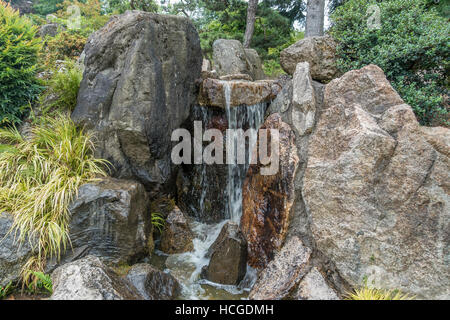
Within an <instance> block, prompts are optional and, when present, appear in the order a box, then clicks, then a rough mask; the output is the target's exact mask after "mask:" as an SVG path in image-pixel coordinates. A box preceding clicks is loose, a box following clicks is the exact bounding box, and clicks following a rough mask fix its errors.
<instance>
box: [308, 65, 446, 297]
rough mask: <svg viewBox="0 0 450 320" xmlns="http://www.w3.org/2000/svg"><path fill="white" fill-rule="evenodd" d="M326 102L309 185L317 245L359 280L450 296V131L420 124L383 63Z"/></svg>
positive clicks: (359, 73) (347, 78) (339, 83)
mask: <svg viewBox="0 0 450 320" xmlns="http://www.w3.org/2000/svg"><path fill="white" fill-rule="evenodd" d="M324 106H325V109H324V110H323V112H322V114H321V116H320V119H319V120H318V122H317V124H316V128H315V131H314V132H313V133H312V135H311V138H310V141H309V149H308V162H307V167H306V170H305V174H304V178H303V187H302V196H303V200H304V203H305V206H306V208H307V212H308V220H309V221H310V230H311V234H312V236H313V238H314V243H315V245H316V248H317V250H319V251H320V252H322V253H323V254H324V255H325V256H326V257H328V258H329V259H330V260H331V261H332V262H333V263H334V264H335V266H336V269H337V271H338V272H339V274H340V275H341V276H342V278H343V279H344V280H345V281H347V282H348V283H349V284H350V285H352V286H354V287H357V286H359V285H361V284H362V283H363V281H364V280H365V279H366V280H367V283H370V284H372V285H373V286H375V287H377V288H384V289H398V290H400V291H402V292H405V293H410V294H412V295H416V296H417V297H418V298H425V299H449V297H450V289H449V288H450V270H449V268H448V253H449V249H450V225H449V221H450V209H449V204H450V196H449V190H450V184H449V181H450V170H449V168H450V159H449V154H448V150H449V147H448V141H449V129H445V128H434V129H423V128H422V127H420V125H419V124H418V122H417V120H416V119H415V116H414V113H413V111H412V109H411V107H410V106H408V105H406V104H404V103H403V101H402V100H401V98H400V97H399V95H398V94H397V93H396V92H395V90H394V89H393V88H392V87H391V85H390V84H389V82H388V81H387V79H386V77H385V76H384V73H383V71H382V70H381V69H380V68H378V67H376V66H373V65H370V66H367V67H364V68H362V69H360V70H354V71H350V72H348V73H346V74H345V75H343V76H342V77H341V78H339V79H335V80H333V81H331V82H330V83H329V84H328V85H327V86H326V88H325V96H324ZM437 132H439V134H437Z"/></svg>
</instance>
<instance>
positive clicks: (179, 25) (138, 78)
mask: <svg viewBox="0 0 450 320" xmlns="http://www.w3.org/2000/svg"><path fill="white" fill-rule="evenodd" d="M85 53H86V57H85V67H86V69H85V72H84V76H83V80H82V82H81V86H80V91H79V94H78V100H77V106H76V108H75V110H74V112H73V114H72V119H73V120H74V121H75V123H76V124H77V125H81V126H85V127H86V129H87V130H88V131H90V132H92V133H93V134H95V136H96V138H97V141H98V144H97V149H96V156H97V157H100V158H104V159H107V160H109V161H110V162H111V163H112V164H113V165H114V170H113V175H114V176H115V177H117V178H122V179H137V180H139V181H140V182H141V183H143V184H144V185H145V187H146V188H147V189H148V190H152V191H153V190H155V189H158V187H160V186H164V187H168V188H170V187H171V186H173V184H169V181H170V178H172V174H173V173H174V171H173V167H172V163H171V159H170V154H171V152H170V151H171V148H172V142H171V134H172V131H173V130H174V129H176V128H179V127H180V126H181V124H182V123H183V122H184V121H185V120H186V119H187V118H188V116H189V112H190V108H191V106H192V105H193V104H194V103H195V101H196V90H197V89H196V85H195V80H196V79H198V78H200V74H201V66H202V54H201V48H200V41H199V37H198V34H197V31H196V30H195V27H194V26H193V24H192V23H191V22H190V21H189V19H187V18H183V17H180V16H171V15H158V14H153V13H147V12H140V11H127V12H126V13H124V14H122V15H119V16H114V17H113V18H111V20H110V21H109V22H108V23H107V24H106V25H105V26H104V27H103V28H102V29H100V30H99V31H97V32H95V33H94V34H93V35H92V36H91V37H90V38H89V41H88V42H87V44H86V47H85Z"/></svg>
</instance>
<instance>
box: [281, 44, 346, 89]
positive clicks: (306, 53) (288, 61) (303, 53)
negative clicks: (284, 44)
mask: <svg viewBox="0 0 450 320" xmlns="http://www.w3.org/2000/svg"><path fill="white" fill-rule="evenodd" d="M300 62H308V63H309V65H310V67H311V77H312V78H313V79H314V80H317V81H320V82H327V81H330V80H332V79H334V78H336V77H337V76H338V74H339V72H338V69H337V66H336V43H335V42H334V40H333V38H331V37H329V36H316V37H307V38H305V39H302V40H300V41H298V42H296V43H294V44H293V45H291V46H290V47H288V48H286V49H284V50H283V51H281V54H280V63H281V67H282V68H283V69H284V71H286V72H287V73H288V74H291V75H292V74H294V72H295V70H296V67H297V64H298V63H300Z"/></svg>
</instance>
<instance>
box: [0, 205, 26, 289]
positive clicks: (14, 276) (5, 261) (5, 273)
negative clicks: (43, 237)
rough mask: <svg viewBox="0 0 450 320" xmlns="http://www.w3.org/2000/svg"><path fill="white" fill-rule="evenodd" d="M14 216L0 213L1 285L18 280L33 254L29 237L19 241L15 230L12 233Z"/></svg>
mask: <svg viewBox="0 0 450 320" xmlns="http://www.w3.org/2000/svg"><path fill="white" fill-rule="evenodd" d="M12 225H13V217H12V216H11V215H9V214H7V213H0V287H5V286H6V285H8V283H10V282H12V283H14V282H16V281H17V280H18V279H19V275H20V272H21V269H22V267H23V266H24V265H25V263H26V262H27V260H28V259H29V258H31V256H32V255H33V250H32V246H31V245H30V243H29V241H28V239H26V240H25V241H24V242H23V243H20V242H19V239H18V236H17V237H16V236H15V233H14V232H11V233H10V230H11V227H12Z"/></svg>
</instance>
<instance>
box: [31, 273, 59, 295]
mask: <svg viewBox="0 0 450 320" xmlns="http://www.w3.org/2000/svg"><path fill="white" fill-rule="evenodd" d="M27 272H28V273H30V274H32V275H33V276H34V277H35V281H34V282H32V283H29V284H28V286H27V290H28V291H29V292H31V293H36V292H42V291H46V292H48V293H49V294H52V293H53V283H52V278H51V277H50V275H48V274H44V273H43V272H40V271H32V270H28V271H27Z"/></svg>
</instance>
